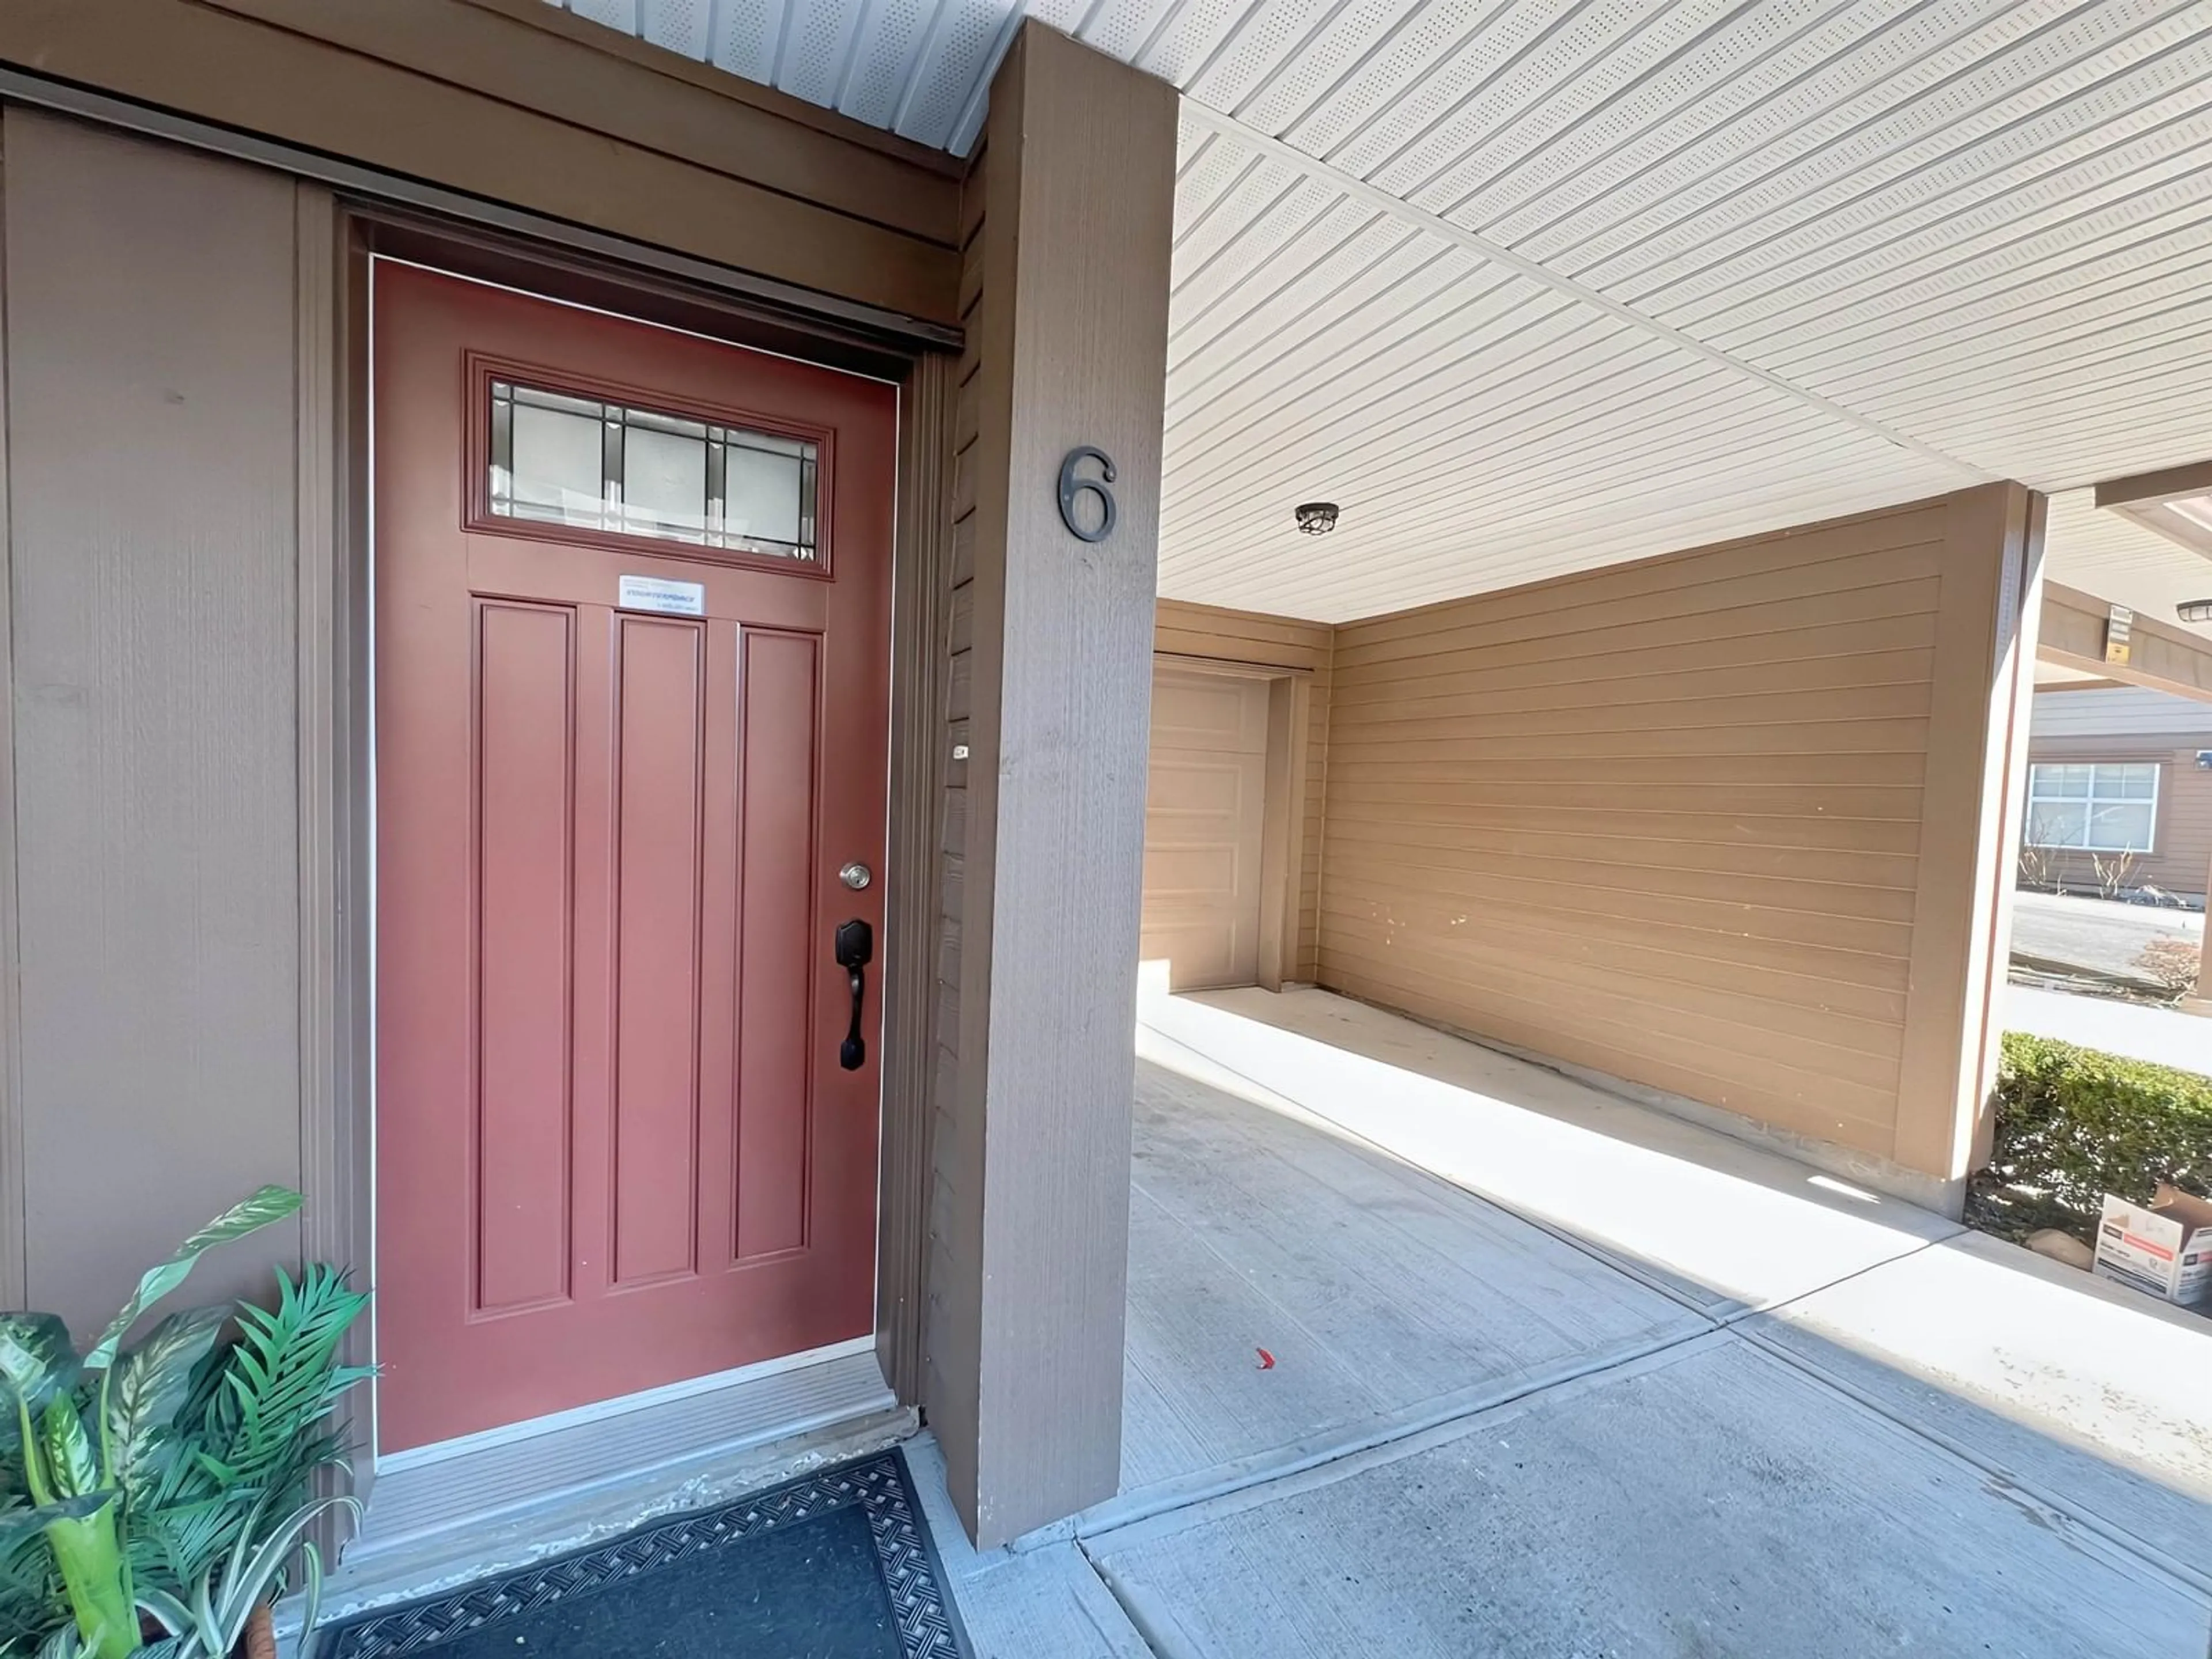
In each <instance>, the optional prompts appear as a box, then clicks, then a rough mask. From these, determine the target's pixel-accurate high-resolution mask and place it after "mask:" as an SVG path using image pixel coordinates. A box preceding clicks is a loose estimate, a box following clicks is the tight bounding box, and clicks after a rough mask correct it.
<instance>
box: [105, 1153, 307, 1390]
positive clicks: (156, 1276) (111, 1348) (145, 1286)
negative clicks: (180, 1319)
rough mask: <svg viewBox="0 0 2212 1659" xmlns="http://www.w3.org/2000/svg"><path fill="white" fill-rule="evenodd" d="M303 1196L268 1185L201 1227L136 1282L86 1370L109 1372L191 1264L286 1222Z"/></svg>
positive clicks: (190, 1267) (299, 1204)
mask: <svg viewBox="0 0 2212 1659" xmlns="http://www.w3.org/2000/svg"><path fill="white" fill-rule="evenodd" d="M302 1201H303V1200H301V1197H300V1194H297V1193H295V1192H294V1191H293V1190H292V1189H291V1188H289V1187H264V1188H261V1189H260V1190H259V1191H258V1192H257V1193H254V1194H252V1196H250V1197H248V1198H246V1199H245V1200H241V1201H240V1202H239V1203H237V1204H234V1205H233V1206H231V1207H230V1208H229V1209H228V1210H226V1211H225V1212H223V1213H222V1214H221V1215H219V1216H217V1217H216V1218H215V1219H214V1220H213V1221H210V1222H209V1223H208V1225H206V1226H204V1227H203V1228H201V1229H200V1230H199V1231H197V1232H196V1233H194V1234H193V1235H192V1236H191V1237H190V1238H188V1239H186V1240H185V1242H184V1243H182V1244H180V1245H179V1246H178V1247H177V1249H176V1253H175V1254H174V1255H172V1256H170V1258H169V1259H168V1260H167V1261H164V1262H161V1263H160V1264H159V1265H158V1266H155V1267H149V1268H148V1269H147V1270H146V1272H145V1274H144V1275H143V1277H142V1278H141V1279H139V1281H138V1288H137V1290H136V1291H132V1292H131V1299H130V1300H129V1301H128V1302H126V1303H125V1304H123V1308H122V1310H121V1311H120V1312H119V1313H118V1314H117V1315H116V1316H115V1317H114V1318H113V1319H112V1320H110V1321H109V1322H108V1325H107V1328H106V1330H105V1331H103V1332H101V1333H100V1340H99V1341H98V1342H96V1343H94V1345H93V1348H92V1352H90V1353H88V1354H87V1355H85V1357H84V1365H85V1369H86V1370H94V1371H96V1370H106V1368H107V1367H108V1366H110V1365H112V1364H114V1363H115V1352H116V1349H117V1348H118V1346H121V1344H122V1341H123V1338H124V1334H125V1333H126V1332H127V1331H129V1330H130V1328H131V1327H132V1326H133V1325H135V1324H137V1322H138V1316H139V1315H141V1314H143V1313H144V1312H145V1311H146V1310H147V1309H149V1307H151V1306H153V1305H154V1304H155V1303H156V1302H159V1301H160V1300H161V1298H162V1297H165V1296H167V1295H168V1293H169V1292H170V1291H173V1290H175V1289H176V1288H177V1286H178V1285H181V1284H183V1283H184V1282H185V1277H186V1276H187V1275H188V1274H190V1273H191V1270H192V1264H193V1263H194V1262H196V1261H198V1260H199V1259H200V1257H201V1256H203V1255H205V1254H207V1252H208V1251H209V1250H210V1249H214V1248H215V1247H216V1245H218V1244H227V1243H229V1242H230V1241H231V1240H233V1239H234V1238H244V1237H246V1235H247V1234H248V1233H252V1232H258V1231H260V1230H261V1229H262V1228H264V1227H266V1226H268V1225H270V1223H271V1222H276V1221H282V1220H283V1219H284V1218H286V1217H287V1216H289V1215H291V1214H293V1213H294V1212H296V1211H297V1210H298V1209H299V1207H300V1206H301V1202H302Z"/></svg>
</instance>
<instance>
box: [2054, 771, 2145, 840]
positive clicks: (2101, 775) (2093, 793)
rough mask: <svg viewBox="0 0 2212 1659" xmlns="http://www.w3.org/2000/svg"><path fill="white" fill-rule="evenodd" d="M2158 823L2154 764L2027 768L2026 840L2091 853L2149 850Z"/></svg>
mask: <svg viewBox="0 0 2212 1659" xmlns="http://www.w3.org/2000/svg"><path fill="white" fill-rule="evenodd" d="M2157 822H2158V766H2157V764H2156V763H2154V762H2149V761H2143V762H2124V763H2114V762H2106V761H2096V762H2088V761H2062V762H2055V763H2038V764H2036V765H2034V766H2031V767H2029V768H2028V769H2027V839H2028V841H2029V842H2030V843H2031V844H2032V845H2033V846H2037V847H2072V848H2080V849H2081V850H2082V851H2083V852H2087V853H2148V852H2149V851H2150V850H2151V831H2152V829H2153V828H2154V826H2155V824H2156V823H2157Z"/></svg>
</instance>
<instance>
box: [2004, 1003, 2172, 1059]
mask: <svg viewBox="0 0 2212 1659" xmlns="http://www.w3.org/2000/svg"><path fill="white" fill-rule="evenodd" d="M2004 999H2005V1003H2004V1011H2005V1030H2008V1031H2029V1032H2033V1034H2034V1035H2036V1036H2047V1037H2057V1039H2058V1040H2059V1041H2060V1042H2076V1043H2079V1044H2081V1046H2082V1047H2083V1048H2101V1049H2103V1050H2104V1051H2105V1052H2106V1054H2125V1055H2127V1056H2128V1057H2129V1058H2130V1059H2133V1060H2148V1061H2150V1062H2151V1063H2152V1064H2153V1065H2154V1066H2178V1067H2179V1068H2180V1069H2181V1070H2183V1071H2185V1072H2202V1073H2205V1074H2207V1075H2212V1018H2208V1017H2207V1016H2205V1015H2203V1014H2185V1013H2183V1012H2181V1011H2180V1010H2179V1009H2176V1008H2146V1007H2144V1006H2142V1005H2141V1004H2140V1003H2134V1002H2119V1001H2116V1000H2113V999H2112V998H2111V997H2096V996H2083V995H2077V994H2074V993H2071V992H2067V991H2045V990H2040V989H2038V988H2037V987H2034V986H2032V985H2008V986H2006V987H2004Z"/></svg>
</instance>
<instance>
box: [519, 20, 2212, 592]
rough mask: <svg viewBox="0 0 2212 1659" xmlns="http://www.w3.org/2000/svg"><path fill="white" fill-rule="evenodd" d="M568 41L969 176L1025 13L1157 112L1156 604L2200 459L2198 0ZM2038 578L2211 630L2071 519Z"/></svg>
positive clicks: (2139, 539)
mask: <svg viewBox="0 0 2212 1659" xmlns="http://www.w3.org/2000/svg"><path fill="white" fill-rule="evenodd" d="M555 3H559V0H555ZM568 5H569V9H572V10H574V12H576V13H578V14H579V15H585V16H588V17H592V18H595V19H597V20H598V21H601V22H604V23H608V24H611V25H612V26H614V27H618V28H623V29H625V30H627V31H629V32H631V33H637V34H640V35H641V36H643V37H644V38H645V39H647V40H654V41H657V42H659V44H661V45H664V46H670V47H671V48H672V49H674V50H677V51H679V52H687V53H689V54H690V55H691V56H694V57H696V58H704V59H706V60H708V61H710V62H713V63H715V64H720V65H721V66H722V67H724V68H726V69H728V70H732V72H734V73H737V74H738V75H741V76H746V77H747V78H749V79H752V80H756V81H762V82H771V83H773V84H775V85H776V86H778V87H781V88H783V89H785V90H786V91H788V92H792V93H794V94H798V95H799V96H801V97H804V98H808V99H811V100H813V101H815V102H817V103H821V104H825V105H830V106H835V107H836V108H838V109H841V110H842V111H844V112H846V113H848V114H850V115H853V116H854V117H856V118H860V119H861V120H863V121H866V122H870V123H872V124H874V125H880V126H884V127H889V128H891V129H893V130H895V131H899V132H901V133H903V134H905V135H906V136H908V137H913V138H916V139H919V140H921V141H922V142H924V143H931V144H937V145H942V146H945V147H947V148H951V149H956V150H959V149H966V148H967V147H968V146H969V144H970V143H972V141H973V138H974V136H975V131H976V130H977V129H978V127H979V126H980V124H981V118H982V113H983V95H984V89H985V88H986V87H987V84H988V79H989V74H990V71H991V70H992V68H993V66H994V64H996V62H997V59H998V58H999V56H1000V53H1001V52H1003V51H1004V48H1005V45H1006V41H1007V40H1009V39H1010V38H1011V36H1012V30H1013V27H1014V26H1015V24H1016V23H1017V22H1018V21H1019V18H1020V16H1022V15H1034V16H1036V17H1038V18H1040V19H1041V20H1042V21H1045V22H1047V23H1048V24H1050V25H1052V26H1054V27H1060V28H1064V29H1066V30H1068V31H1069V32H1071V33H1074V34H1076V35H1077V36H1078V37H1079V38H1080V39H1082V40H1086V41H1088V42H1089V43H1091V45H1093V46H1097V48H1098V49H1100V50H1101V51H1103V52H1109V53H1111V54H1113V55H1114V56H1116V57H1119V58H1123V59H1125V60H1127V61H1130V62H1133V63H1135V64H1138V65H1139V66H1140V67H1142V68H1144V69H1146V70H1150V71H1151V72H1152V73H1154V74H1157V75H1159V76H1163V77H1164V78H1165V79H1167V80H1169V81H1171V82H1174V83H1175V84H1176V86H1178V87H1179V88H1182V91H1183V92H1184V93H1185V94H1186V101H1185V104H1184V117H1183V123H1182V147H1181V148H1182V153H1181V172H1180V178H1179V180H1178V185H1177V195H1176V260H1175V298H1174V307H1173V313H1172V335H1171V339H1170V362H1169V386H1168V416H1167V419H1168V429H1167V441H1168V447H1167V471H1166V476H1165V477H1164V481H1163V491H1164V505H1163V520H1162V526H1161V528H1162V542H1161V571H1160V585H1161V589H1162V591H1163V592H1165V593H1168V594H1170V595H1173V596H1175V597H1178V598H1183V599H1198V600H1204V601H1207V602H1211V603H1213V604H1218V605H1235V606H1239V607H1243V608H1247V609H1253V610H1264V611H1282V612H1288V613H1291V614H1295V615H1300V616H1305V617H1316V618H1319V619H1322V620H1344V619H1347V618H1351V617H1359V616H1366V615H1372V614H1376V613H1378V612H1382V611H1394V610H1398V609H1401V608H1404V607H1406V606H1408V605H1419V604H1423V603H1425V602H1428V601H1431V600H1434V599H1447V598H1452V597H1455V596H1458V595H1461V594H1465V593H1469V592H1480V591H1482V590H1485V589H1489V588H1494V587H1498V586H1507V585H1510V584H1512V583H1516V582H1522V581H1528V580H1537V579H1541V578H1543V577H1547V576H1551V575H1556V574H1561V573H1563V572H1566V571H1571V570H1577V569H1584V568H1590V567H1592V566H1595V565H1600V564H1605V563H1610V562H1615V561H1618V560H1621V559H1627V558H1634V557H1638V556H1644V555H1648V554H1651V553H1656V552H1663V551H1666V550H1671V549H1675V548H1681V547H1688V546H1694V545H1697V544H1699V543H1702V542H1707V541H1712V540H1716V539H1719V538H1725V537H1729V536H1735V535H1742V534H1748V533H1752V532H1758V531H1761V530H1766V529H1771V528H1773V527H1776V526H1781V525H1784V524H1791V523H1802V522H1804V521H1807V520H1814V519H1818V518H1821V517H1825V516H1829V515H1832V514H1835V513H1844V512H1850V511H1854V510H1857V509H1862V508H1866V507H1877V506H1882V505H1886V504H1888V503H1891V502H1895V501H1906V500H1910V499H1912V498H1913V497H1915V496H1919V495H1929V494H1933V493H1936V492H1938V491H1941V490H1945V489H1953V488H1956V487H1957V486H1959V485H1960V484H1963V483H1974V482H1978V481H1980V480H1984V479H1988V478H1996V477H2014V478H2019V479H2021V480H2022V481H2024V482H2026V483H2030V484H2032V485H2034V486H2035V487H2037V488H2039V489H2051V490H2063V489H2072V488H2078V487H2080V486H2082V485H2086V484H2087V483H2093V482H2094V481H2096V480H2098V479H2100V478H2106V477H2118V476H2122V475H2126V474H2131V473H2136V472H2141V471H2149V470H2152V469H2154V468H2159V467H2164V466H2169V465H2180V464H2183V463H2186V462H2191V461H2196V460H2201V459H2208V458H2212V0H2087V3H2084V0H1036V3H1033V4H1030V5H1028V6H1027V7H1026V8H1025V9H1024V8H1020V7H1016V6H1011V5H1009V4H1008V3H1006V0H568ZM1312 499H1328V500H1334V501H1340V502H1341V503H1342V504H1343V507H1344V517H1343V520H1342V523H1341V526H1340V528H1339V529H1338V530H1337V532H1335V533H1334V535H1332V536H1329V537H1326V538H1307V537H1302V536H1299V535H1298V534H1297V533H1296V532H1295V530H1294V529H1293V527H1292V524H1291V507H1292V506H1293V505H1295V504H1296V503H1297V502H1299V501H1307V500H1312ZM2051 543H2052V548H2053V554H2052V562H2053V570H2054V574H2057V575H2058V577H2059V579H2060V580H2066V581H2069V582H2071V583H2074V584H2075V585H2076V586H2083V587H2087V588H2089V589H2092V590H2093V591H2095V592H2100V593H2104V594H2106V596H2107V597H2110V598H2112V599H2117V600H2119V601H2121V602H2122V603H2128V604H2133V605H2136V606H2137V608H2139V609H2142V610H2144V611H2148V612H2150V613H2152V614H2157V615H2160V616H2162V617H2166V618H2171V617H2172V609H2171V603H2172V598H2173V597H2200V596H2201V594H2202V593H2203V592H2212V566H2208V565H2206V564H2205V563H2204V562H2202V561H2197V560H2194V559H2193V558H2192V557H2191V556H2190V555H2188V554H2187V553H2185V552H2183V551H2182V550H2179V549H2178V548H2169V547H2166V545H2165V544H2160V543H2158V542H2157V540H2156V538H2154V537H2151V536H2149V535H2148V534H2147V533H2146V532H2141V531H2138V530H2136V529H2135V528H2134V527H2133V526H2128V525H2126V524H2124V521H2120V520H2114V519H2112V518H2111V517H2110V515H2105V514H2099V513H2096V512H2095V511H2094V509H2093V508H2091V507H2087V505H2086V501H2085V500H2083V501H2067V500H2065V499H2063V498H2062V501H2061V502H2060V503H2059V504H2058V505H2057V507H2054V511H2053V513H2052V536H2051ZM2185 589H2187V590H2189V592H2187V593H2186V594H2184V592H2183V590H2185Z"/></svg>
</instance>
